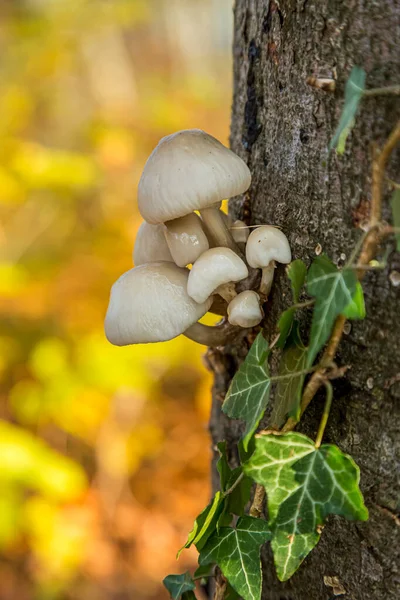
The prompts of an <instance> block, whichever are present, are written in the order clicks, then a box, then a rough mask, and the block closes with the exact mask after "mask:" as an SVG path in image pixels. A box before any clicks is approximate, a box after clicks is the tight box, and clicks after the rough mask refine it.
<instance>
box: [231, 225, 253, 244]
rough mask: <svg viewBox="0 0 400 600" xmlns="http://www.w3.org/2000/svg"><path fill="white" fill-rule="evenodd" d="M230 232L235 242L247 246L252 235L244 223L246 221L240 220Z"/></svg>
mask: <svg viewBox="0 0 400 600" xmlns="http://www.w3.org/2000/svg"><path fill="white" fill-rule="evenodd" d="M230 230H231V233H232V236H233V239H234V240H235V242H236V243H237V244H239V247H240V244H246V242H247V239H248V237H249V235H250V229H249V228H248V227H247V225H246V223H244V221H241V220H240V219H238V220H237V221H234V222H233V223H232V225H231V226H230Z"/></svg>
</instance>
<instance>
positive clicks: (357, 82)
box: [329, 67, 366, 154]
mask: <svg viewBox="0 0 400 600" xmlns="http://www.w3.org/2000/svg"><path fill="white" fill-rule="evenodd" d="M365 76H366V73H365V71H364V69H362V68H361V67H353V68H352V70H351V73H350V77H349V78H348V80H347V83H346V87H345V92H344V106H343V110H342V114H341V117H340V121H339V125H338V127H337V129H336V132H335V135H334V136H333V138H332V140H331V142H330V144H329V151H331V150H333V149H334V148H336V149H337V152H338V154H343V152H344V149H345V143H346V139H347V136H348V135H349V133H350V131H351V129H352V127H353V125H354V119H355V116H356V114H357V110H358V105H359V103H360V100H361V98H362V95H363V92H364V89H365Z"/></svg>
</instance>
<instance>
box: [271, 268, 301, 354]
mask: <svg viewBox="0 0 400 600" xmlns="http://www.w3.org/2000/svg"><path fill="white" fill-rule="evenodd" d="M286 272H287V276H288V277H289V279H290V282H291V286H292V295H293V302H294V304H297V303H298V301H299V298H300V293H301V288H302V287H303V285H304V282H305V279H306V274H307V267H306V265H305V264H304V262H303V261H302V260H300V259H299V258H298V259H297V260H294V261H293V262H291V263H290V265H289V266H288V268H287V270H286ZM295 312H296V309H294V308H293V307H291V308H288V309H287V310H285V311H284V312H283V313H282V314H281V316H280V318H279V321H278V330H279V332H280V336H279V340H278V341H277V343H276V346H277V348H284V346H285V344H286V339H287V338H288V336H289V334H290V332H291V330H292V326H293V321H294V316H295Z"/></svg>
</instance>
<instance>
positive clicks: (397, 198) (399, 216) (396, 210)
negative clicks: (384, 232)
mask: <svg viewBox="0 0 400 600" xmlns="http://www.w3.org/2000/svg"><path fill="white" fill-rule="evenodd" d="M390 204H391V207H392V214H393V225H394V227H396V229H399V231H398V232H397V233H396V249H397V252H400V190H399V189H396V190H394V192H393V194H392V199H391V201H390Z"/></svg>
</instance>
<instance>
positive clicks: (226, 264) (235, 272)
mask: <svg viewBox="0 0 400 600" xmlns="http://www.w3.org/2000/svg"><path fill="white" fill-rule="evenodd" d="M248 274H249V272H248V269H247V266H246V264H245V263H244V262H243V260H242V259H241V258H239V256H238V255H237V254H236V253H235V252H233V250H231V249H230V248H222V247H221V248H210V250H207V251H206V252H204V254H202V255H201V256H200V257H199V258H198V259H197V260H196V262H195V263H194V265H193V267H192V270H191V271H190V275H189V279H188V288H187V290H188V294H189V296H190V297H191V298H193V300H195V301H196V302H200V303H201V302H205V300H206V299H207V298H209V297H210V296H211V294H213V293H217V294H219V295H220V296H222V297H223V298H224V300H226V301H227V302H230V301H231V300H232V299H233V298H234V297H235V296H236V290H235V286H234V282H236V281H241V280H242V279H245V278H246V277H247V276H248Z"/></svg>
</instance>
